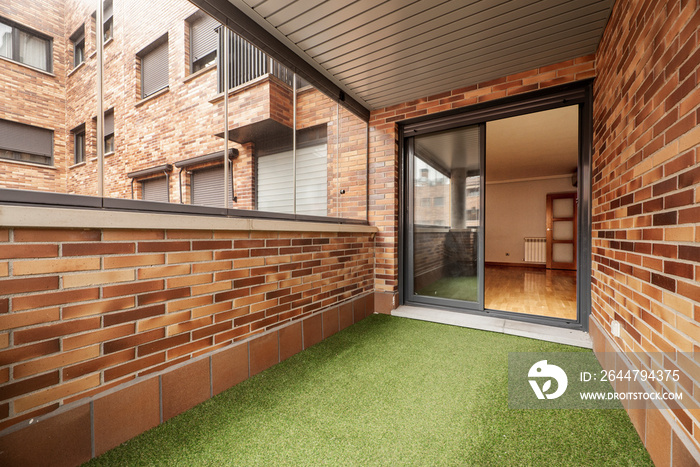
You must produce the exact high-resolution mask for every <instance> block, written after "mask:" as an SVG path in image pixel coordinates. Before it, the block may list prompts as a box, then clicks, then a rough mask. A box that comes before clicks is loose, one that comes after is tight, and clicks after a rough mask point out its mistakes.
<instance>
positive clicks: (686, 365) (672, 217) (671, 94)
mask: <svg viewBox="0 0 700 467" xmlns="http://www.w3.org/2000/svg"><path fill="white" fill-rule="evenodd" d="M699 27H700V7H699V6H698V3H697V2H694V1H693V2H688V1H682V2H681V1H668V2H630V1H618V2H617V3H616V5H615V8H614V9H613V13H612V16H611V18H610V21H609V23H608V27H607V29H606V31H605V34H604V36H603V39H602V41H601V44H600V46H599V50H598V53H597V73H598V77H597V79H596V82H595V97H594V116H593V121H594V138H593V140H594V146H595V152H594V158H593V206H592V208H593V211H592V212H593V278H592V296H593V297H592V298H593V306H592V313H593V316H594V318H595V320H597V322H598V323H599V324H600V326H601V327H602V328H603V330H604V332H605V337H606V339H608V340H610V341H613V342H614V343H615V344H616V345H617V346H618V347H619V348H620V349H622V350H623V351H625V352H640V353H642V352H664V353H666V355H667V356H668V357H667V358H665V359H664V360H663V362H661V361H659V362H658V365H659V366H658V367H657V368H664V369H669V370H675V369H679V370H680V372H681V374H682V375H683V376H682V377H681V380H680V382H679V383H678V384H672V385H671V386H668V387H667V389H668V390H674V391H681V392H683V394H684V398H687V400H688V404H692V403H693V402H691V398H692V400H694V401H695V402H694V404H695V405H696V406H697V401H699V400H700V383H698V382H699V381H700V376H699V375H700V364H699V363H698V355H699V352H700V324H699V323H698V321H699V320H700V305H698V302H699V301H700V286H699V285H698V280H699V279H700V263H699V262H700V246H698V242H699V241H700V227H698V225H699V222H700V206H699V205H698V203H700V190H699V189H698V184H699V182H700V165H699V163H700V161H699V157H700V127H699V126H698V120H699V119H700V108H699V105H700V85H699V80H700V68H699V65H700V48H698V41H699V39H700V38H699V37H698V28H699ZM612 320H617V321H618V322H619V323H621V325H622V335H621V337H620V338H615V337H612V334H611V333H610V323H611V321H612ZM681 353H683V354H681ZM657 358H658V357H657ZM648 412H649V413H650V415H647V419H646V420H645V418H644V417H641V418H636V419H635V418H633V421H635V425H636V426H637V429H638V430H639V431H640V435H642V439H645V436H644V426H645V421H646V427H647V428H646V429H647V432H646V442H647V448H648V449H649V452H650V453H651V455H652V458H653V459H654V460H655V462H657V463H659V464H660V465H663V464H665V463H666V462H668V460H669V457H668V456H669V455H670V452H669V451H670V446H671V444H672V443H671V440H672V436H673V442H674V443H675V442H676V439H677V435H676V434H673V435H672V434H671V431H670V430H671V427H669V426H668V425H663V426H662V425H660V424H658V423H655V421H654V419H652V418H651V417H652V415H653V416H654V417H656V416H657V415H656V412H655V413H654V414H651V412H654V411H648ZM673 418H674V420H675V423H673V424H672V428H673V430H676V432H683V433H685V434H686V435H688V436H690V437H692V438H694V440H695V443H696V445H697V446H698V447H700V419H699V418H698V414H697V413H695V412H691V411H687V410H685V411H684V410H674V411H673ZM659 440H661V441H659Z"/></svg>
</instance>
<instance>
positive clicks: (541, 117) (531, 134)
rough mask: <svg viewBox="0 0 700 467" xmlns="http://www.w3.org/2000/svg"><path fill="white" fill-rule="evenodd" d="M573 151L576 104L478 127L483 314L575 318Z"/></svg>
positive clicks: (575, 154)
mask: <svg viewBox="0 0 700 467" xmlns="http://www.w3.org/2000/svg"><path fill="white" fill-rule="evenodd" d="M578 146H579V145H578V106H569V107H561V108H557V109H552V110H547V111H542V112H537V113H533V114H527V115H521V116H517V117H511V118H505V119H501V120H495V121H491V122H488V123H487V124H486V163H485V176H486V188H485V205H486V208H485V212H486V215H485V272H484V307H485V308H486V309H493V310H500V311H511V312H516V313H525V314H533V315H541V316H548V317H553V318H563V319H571V320H575V319H576V261H575V254H576V253H575V252H576V248H575V246H576V243H575V240H576V236H575V226H576V216H575V215H574V213H575V207H576V206H575V204H576V192H577V187H576V185H577V163H578ZM548 195H553V196H550V197H549V198H550V200H549V202H548ZM548 205H549V206H548ZM548 210H549V211H550V214H549V216H548Z"/></svg>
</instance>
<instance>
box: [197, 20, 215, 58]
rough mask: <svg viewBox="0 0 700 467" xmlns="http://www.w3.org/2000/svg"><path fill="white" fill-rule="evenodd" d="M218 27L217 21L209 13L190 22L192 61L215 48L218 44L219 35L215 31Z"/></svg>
mask: <svg viewBox="0 0 700 467" xmlns="http://www.w3.org/2000/svg"><path fill="white" fill-rule="evenodd" d="M218 27H219V22H218V21H216V20H215V19H214V18H212V17H211V16H209V15H205V16H203V17H201V18H199V19H197V20H196V21H194V22H193V23H192V32H191V38H190V40H191V41H192V61H193V62H195V61H197V60H199V59H200V58H202V57H204V56H206V55H208V54H210V53H211V52H213V51H215V50H216V48H217V47H218V45H219V44H218V41H219V35H218V34H217V32H216V28H218Z"/></svg>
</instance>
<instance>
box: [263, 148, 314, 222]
mask: <svg viewBox="0 0 700 467" xmlns="http://www.w3.org/2000/svg"><path fill="white" fill-rule="evenodd" d="M292 162H293V154H292V151H285V152H281V153H277V154H271V155H269V156H262V157H259V158H258V187H257V188H258V209H259V210H261V211H270V212H284V213H290V214H291V213H294V192H293V189H294V186H293V183H292V176H293V170H292ZM296 169H297V170H296V171H297V184H296V189H297V210H296V213H297V214H305V215H309V216H327V215H328V209H327V205H328V190H327V185H328V179H327V177H328V161H327V148H326V144H325V143H324V144H317V145H313V146H306V147H302V148H298V149H297V167H296Z"/></svg>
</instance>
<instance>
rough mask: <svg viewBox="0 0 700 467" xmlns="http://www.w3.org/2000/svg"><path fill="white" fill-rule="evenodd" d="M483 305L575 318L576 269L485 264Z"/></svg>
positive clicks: (555, 316)
mask: <svg viewBox="0 0 700 467" xmlns="http://www.w3.org/2000/svg"><path fill="white" fill-rule="evenodd" d="M484 307H485V308H487V309H490V310H500V311H512V312H516V313H526V314H529V315H539V316H548V317H552V318H564V319H572V320H575V319H576V271H564V270H557V269H536V268H527V267H508V266H489V265H487V266H486V268H485V273H484Z"/></svg>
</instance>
